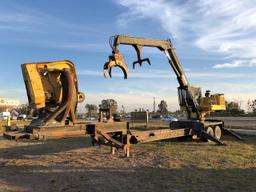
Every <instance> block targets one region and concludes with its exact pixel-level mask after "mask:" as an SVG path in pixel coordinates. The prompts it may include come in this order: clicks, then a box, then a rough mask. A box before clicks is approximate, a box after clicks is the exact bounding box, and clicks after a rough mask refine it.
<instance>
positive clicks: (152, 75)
mask: <svg viewBox="0 0 256 192" xmlns="http://www.w3.org/2000/svg"><path fill="white" fill-rule="evenodd" d="M244 64H245V63H244ZM255 64H256V63H251V66H253V65H255ZM237 65H238V66H232V64H229V63H226V64H217V65H216V67H215V68H225V67H226V68H228V67H229V68H232V67H239V66H240V63H238V64H237ZM185 73H187V77H188V78H189V80H190V79H191V80H195V79H200V80H202V79H203V80H207V79H209V78H211V79H215V78H216V79H237V78H254V77H255V73H243V72H239V73H238V72H236V73H224V72H222V73H219V72H195V71H194V72H192V71H187V72H185ZM77 74H78V75H81V76H95V77H103V71H95V70H86V69H79V70H78V71H77ZM112 77H113V78H115V77H123V74H122V72H121V71H115V72H114V73H112ZM128 78H132V79H137V78H139V79H175V75H174V74H173V71H172V70H171V69H170V70H159V69H149V70H142V71H141V72H133V71H132V72H130V74H129V76H128Z"/></svg>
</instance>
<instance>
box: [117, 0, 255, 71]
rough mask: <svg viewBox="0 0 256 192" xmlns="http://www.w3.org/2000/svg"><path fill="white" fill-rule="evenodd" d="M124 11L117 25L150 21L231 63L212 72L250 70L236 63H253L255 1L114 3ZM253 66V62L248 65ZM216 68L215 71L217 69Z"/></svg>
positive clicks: (120, 0) (128, 0) (129, 0)
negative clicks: (236, 68)
mask: <svg viewBox="0 0 256 192" xmlns="http://www.w3.org/2000/svg"><path fill="white" fill-rule="evenodd" d="M116 3H117V4H119V5H121V6H123V7H126V8H127V11H125V12H124V13H122V14H121V15H120V18H119V19H118V23H119V24H120V23H121V24H122V25H127V24H129V26H130V25H131V23H132V22H133V21H140V20H144V19H150V20H154V21H157V22H158V23H159V24H160V26H161V27H162V28H163V29H164V30H165V31H167V32H168V33H169V34H170V35H172V36H173V38H175V39H176V40H177V41H179V43H180V42H183V43H184V42H185V43H188V44H189V45H191V44H193V45H194V46H196V47H197V48H200V49H202V50H204V51H207V52H209V53H217V54H219V55H220V56H224V57H226V58H227V59H229V60H231V63H224V64H222V65H214V68H216V69H221V68H224V67H226V68H227V67H228V68H231V67H249V66H255V65H254V64H253V65H251V64H250V65H246V64H240V63H239V62H238V61H237V60H241V59H246V60H255V58H256V56H255V52H256V36H255V34H256V20H255V18H256V4H255V1H254V0H244V1H239V0H225V1H222V0H198V1H192V0H188V1H185V2H183V3H182V4H181V3H179V1H174V0H173V1H167V0H141V1H137V0H116ZM249 62H252V61H249ZM216 66H217V67H216Z"/></svg>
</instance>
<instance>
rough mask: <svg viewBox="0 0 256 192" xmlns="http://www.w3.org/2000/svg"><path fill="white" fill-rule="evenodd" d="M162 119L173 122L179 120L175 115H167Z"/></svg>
mask: <svg viewBox="0 0 256 192" xmlns="http://www.w3.org/2000/svg"><path fill="white" fill-rule="evenodd" d="M162 121H166V122H172V121H178V119H177V118H176V117H173V116H166V117H163V118H162Z"/></svg>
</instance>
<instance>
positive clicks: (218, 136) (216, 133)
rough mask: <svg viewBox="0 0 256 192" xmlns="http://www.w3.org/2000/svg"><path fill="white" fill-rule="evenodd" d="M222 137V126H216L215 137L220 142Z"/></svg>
mask: <svg viewBox="0 0 256 192" xmlns="http://www.w3.org/2000/svg"><path fill="white" fill-rule="evenodd" d="M221 135H222V131H221V128H220V126H216V127H215V128H214V136H215V137H216V138H217V139H219V140H220V138H221Z"/></svg>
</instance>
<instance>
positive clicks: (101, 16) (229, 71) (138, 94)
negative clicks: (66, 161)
mask: <svg viewBox="0 0 256 192" xmlns="http://www.w3.org/2000/svg"><path fill="white" fill-rule="evenodd" d="M255 18H256V4H255V1H253V0H244V1H238V0H226V1H221V0H198V1H192V0H188V1H185V0H183V1H171V0H140V1H138V0H95V1H84V0H76V1H68V0H54V1H39V0H16V1H15V0H1V5H0V38H1V41H0V44H1V46H0V65H1V75H0V97H9V98H18V99H20V100H21V101H22V102H23V103H25V102H27V98H26V92H25V87H24V83H23V79H22V74H21V69H20V65H21V64H22V63H30V62H38V61H55V60H64V59H68V60H71V61H72V62H74V63H75V65H76V69H77V73H78V76H79V87H80V90H82V91H84V92H85V93H86V95H87V100H86V102H87V103H94V104H98V103H99V102H100V101H101V99H103V98H113V99H116V100H117V101H118V103H119V105H120V106H121V105H124V106H125V107H126V108H127V109H128V110H132V109H134V108H138V107H142V108H146V109H152V102H153V97H156V101H157V103H159V102H160V100H161V99H165V100H166V101H167V103H168V107H169V109H170V110H172V111H174V110H176V109H178V102H177V88H176V87H177V86H178V84H177V81H176V79H175V77H174V73H173V72H172V71H171V69H170V67H169V64H168V63H167V60H166V59H165V56H164V55H163V53H161V52H159V51H157V50H155V49H149V48H145V49H144V56H145V57H150V58H151V63H152V66H151V67H149V66H147V65H144V66H143V67H142V68H139V67H138V68H136V70H132V61H133V60H136V54H135V51H134V50H133V49H132V48H131V47H125V46H124V47H122V48H121V51H122V53H123V54H124V55H125V58H126V62H127V64H128V65H129V69H130V74H129V75H130V77H129V78H128V79H127V80H123V78H122V77H121V76H120V72H119V70H118V69H115V70H114V73H113V78H112V79H109V78H108V79H105V78H104V77H103V65H104V63H105V62H106V60H107V58H108V55H109V54H110V52H111V49H110V47H109V45H108V39H109V37H110V36H111V35H115V34H127V35H132V36H143V37H148V38H160V39H167V38H171V40H172V42H173V44H174V46H175V47H176V51H177V54H178V56H179V58H180V60H181V62H182V65H183V67H184V69H185V71H186V72H187V76H188V78H189V80H190V83H191V84H192V85H196V86H201V87H202V88H203V90H206V89H211V90H212V92H218V93H224V94H225V95H226V98H227V99H228V100H234V101H241V104H242V107H243V108H245V109H246V103H247V100H248V99H255V98H256V19H255ZM80 108H82V106H80Z"/></svg>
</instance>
